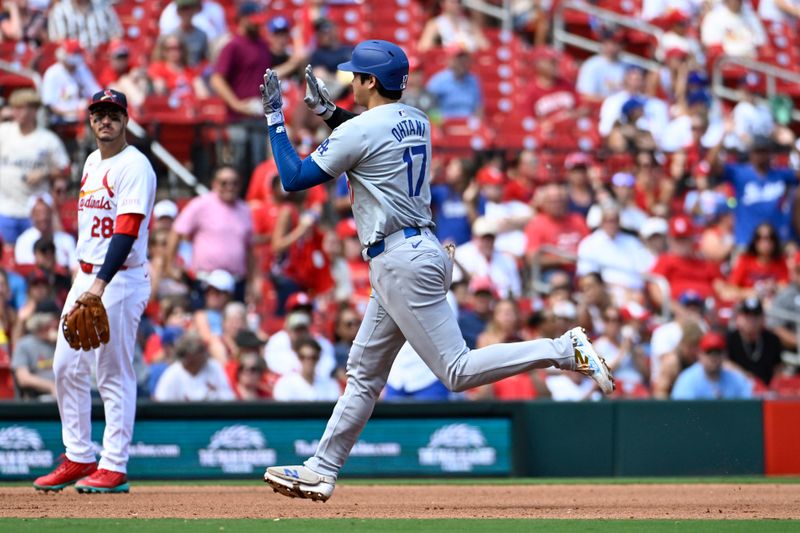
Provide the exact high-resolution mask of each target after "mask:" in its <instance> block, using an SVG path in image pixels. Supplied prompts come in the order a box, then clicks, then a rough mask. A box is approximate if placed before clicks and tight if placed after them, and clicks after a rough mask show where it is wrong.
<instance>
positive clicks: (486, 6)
mask: <svg viewBox="0 0 800 533" xmlns="http://www.w3.org/2000/svg"><path fill="white" fill-rule="evenodd" d="M502 1H503V6H502V7H501V6H498V5H496V4H493V3H491V2H485V1H483V0H464V1H463V2H462V4H463V6H464V7H466V8H468V9H472V10H473V11H477V12H478V13H483V14H484V15H488V16H490V17H494V18H496V19H498V20H499V21H500V28H501V29H502V30H503V31H511V28H512V27H513V20H512V16H511V0H502Z"/></svg>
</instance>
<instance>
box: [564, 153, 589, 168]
mask: <svg viewBox="0 0 800 533" xmlns="http://www.w3.org/2000/svg"><path fill="white" fill-rule="evenodd" d="M591 164H592V156H590V155H589V154H587V153H586V152H572V153H571V154H569V155H568V156H567V158H566V159H564V168H566V169H567V170H572V169H573V168H576V167H584V168H586V167H588V166H589V165H591Z"/></svg>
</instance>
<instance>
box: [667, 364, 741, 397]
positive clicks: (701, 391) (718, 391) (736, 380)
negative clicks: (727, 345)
mask: <svg viewBox="0 0 800 533" xmlns="http://www.w3.org/2000/svg"><path fill="white" fill-rule="evenodd" d="M752 395H753V386H752V385H751V383H750V382H749V381H748V380H747V378H746V377H744V376H743V375H742V374H740V373H739V372H735V371H733V370H728V369H727V368H722V369H721V370H720V375H719V378H718V379H717V380H716V381H712V380H711V379H709V378H708V376H707V375H706V372H705V370H704V369H703V365H701V364H700V363H699V362H698V363H695V364H693V365H692V366H690V367H689V368H687V369H686V370H684V371H683V372H681V374H680V375H679V376H678V379H677V380H675V385H674V386H673V387H672V399H673V400H734V399H742V398H750V397H751V396H752Z"/></svg>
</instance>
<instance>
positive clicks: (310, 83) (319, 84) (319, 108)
mask: <svg viewBox="0 0 800 533" xmlns="http://www.w3.org/2000/svg"><path fill="white" fill-rule="evenodd" d="M303 101H304V102H305V103H306V106H308V108H309V109H310V110H311V111H313V112H314V114H316V115H319V116H320V117H322V119H323V120H328V119H329V118H331V115H333V112H334V111H335V110H336V104H334V103H333V102H331V96H330V93H328V88H327V87H326V86H325V82H324V81H322V80H321V79H319V78H317V77H316V76H314V70H313V69H312V68H311V65H308V66H307V67H306V96H305V98H303Z"/></svg>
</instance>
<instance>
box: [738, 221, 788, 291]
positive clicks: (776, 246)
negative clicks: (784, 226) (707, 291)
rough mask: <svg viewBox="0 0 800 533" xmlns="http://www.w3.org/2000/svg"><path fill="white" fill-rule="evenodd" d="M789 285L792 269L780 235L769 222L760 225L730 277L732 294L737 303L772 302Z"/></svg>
mask: <svg viewBox="0 0 800 533" xmlns="http://www.w3.org/2000/svg"><path fill="white" fill-rule="evenodd" d="M788 281H789V269H788V268H787V266H786V258H785V257H784V255H783V248H782V247H781V240H780V237H778V232H777V231H775V228H774V227H772V225H771V224H769V223H767V222H764V223H762V224H759V225H758V227H756V231H755V232H753V237H752V238H751V239H750V243H749V244H748V245H747V249H746V250H745V252H744V253H742V254H741V255H739V257H737V258H736V262H735V263H734V265H733V270H732V271H731V274H730V276H729V277H728V283H729V284H730V286H731V287H730V289H731V292H732V293H733V294H734V295H735V297H736V300H744V299H745V298H750V297H758V298H760V299H764V298H770V297H771V296H773V295H774V294H775V293H776V292H777V290H778V288H779V287H781V286H783V285H785V284H786V283H787V282H788Z"/></svg>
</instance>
